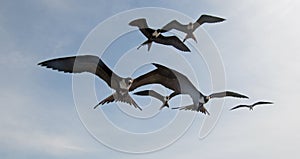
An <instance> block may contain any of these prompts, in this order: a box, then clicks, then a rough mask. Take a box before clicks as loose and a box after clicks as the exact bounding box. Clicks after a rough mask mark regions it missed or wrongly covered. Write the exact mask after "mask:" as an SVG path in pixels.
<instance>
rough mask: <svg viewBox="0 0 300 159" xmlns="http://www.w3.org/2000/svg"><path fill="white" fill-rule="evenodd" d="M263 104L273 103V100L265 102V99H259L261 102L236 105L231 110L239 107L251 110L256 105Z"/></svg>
mask: <svg viewBox="0 0 300 159" xmlns="http://www.w3.org/2000/svg"><path fill="white" fill-rule="evenodd" d="M262 104H273V102H264V101H259V102H256V103H254V104H252V105H244V104H243V105H238V106H235V107H233V108H231V109H230V110H234V109H237V108H243V107H245V108H249V110H253V107H254V106H256V105H262Z"/></svg>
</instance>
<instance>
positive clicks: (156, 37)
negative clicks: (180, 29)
mask: <svg viewBox="0 0 300 159" xmlns="http://www.w3.org/2000/svg"><path fill="white" fill-rule="evenodd" d="M129 25H130V26H136V27H138V28H139V30H140V31H141V32H142V33H143V34H144V36H146V38H147V40H146V41H145V42H143V43H142V44H141V45H140V46H139V47H138V48H137V49H139V48H140V47H141V46H143V45H148V51H149V50H150V48H151V45H152V42H156V43H159V44H163V45H171V46H173V47H175V48H177V49H178V50H181V51H185V52H190V49H189V48H188V47H187V46H186V45H185V44H184V43H183V42H182V41H181V40H180V39H179V38H178V37H176V36H163V35H162V34H161V33H162V32H161V31H160V30H159V29H157V30H155V29H151V28H149V27H148V24H147V22H146V19H144V18H141V19H136V20H133V21H131V22H130V23H129Z"/></svg>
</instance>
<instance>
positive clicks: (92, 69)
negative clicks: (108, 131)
mask: <svg viewBox="0 0 300 159" xmlns="http://www.w3.org/2000/svg"><path fill="white" fill-rule="evenodd" d="M38 65H40V66H45V67H47V68H51V69H53V70H57V71H63V72H65V73H82V72H89V73H92V74H95V75H96V76H98V77H99V78H101V79H102V80H104V81H105V82H106V84H107V85H108V86H109V87H111V88H112V89H114V90H115V93H113V94H112V95H110V96H108V97H107V98H106V99H104V100H102V101H101V102H99V104H97V105H96V106H95V107H94V108H97V106H99V105H102V104H105V103H110V102H114V101H120V102H125V103H128V104H130V105H133V106H134V107H135V108H138V109H140V110H142V109H141V108H140V107H139V106H138V104H137V103H136V102H135V101H134V100H133V99H132V98H131V97H130V95H129V94H128V90H129V88H130V86H131V85H132V83H133V81H134V80H133V79H132V78H130V77H127V78H122V77H120V76H118V75H117V74H115V73H114V72H113V71H112V70H111V69H110V68H109V67H108V66H107V65H106V64H105V63H104V62H103V61H102V60H101V59H100V58H99V57H97V56H93V55H80V56H72V57H63V58H56V59H52V60H47V61H44V62H41V63H39V64H38Z"/></svg>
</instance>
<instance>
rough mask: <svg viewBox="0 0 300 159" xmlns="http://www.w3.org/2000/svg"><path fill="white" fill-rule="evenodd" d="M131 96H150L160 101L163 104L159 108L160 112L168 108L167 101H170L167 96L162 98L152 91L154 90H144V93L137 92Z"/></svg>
mask: <svg viewBox="0 0 300 159" xmlns="http://www.w3.org/2000/svg"><path fill="white" fill-rule="evenodd" d="M133 94H136V95H140V96H152V97H154V98H156V99H158V100H160V101H161V102H162V103H163V104H162V106H161V107H160V110H161V109H162V108H164V107H168V108H169V103H168V101H169V100H170V97H169V96H163V95H161V94H160V93H158V92H156V91H154V90H144V91H139V92H135V93H133Z"/></svg>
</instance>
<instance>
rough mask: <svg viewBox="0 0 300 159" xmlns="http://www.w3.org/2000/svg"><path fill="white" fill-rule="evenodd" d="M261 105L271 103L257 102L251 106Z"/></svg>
mask: <svg viewBox="0 0 300 159" xmlns="http://www.w3.org/2000/svg"><path fill="white" fill-rule="evenodd" d="M261 104H273V102H265V101H259V102H256V103H254V104H253V106H256V105H261Z"/></svg>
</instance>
